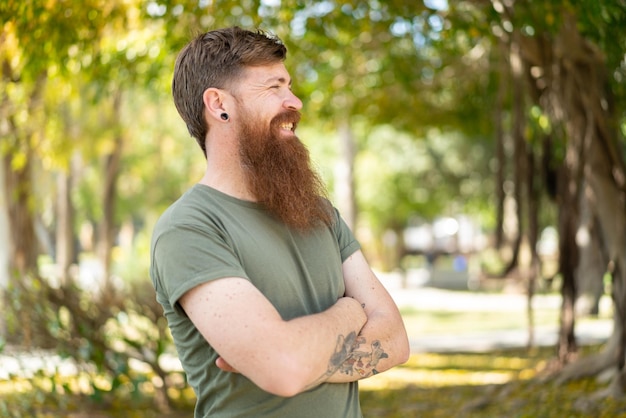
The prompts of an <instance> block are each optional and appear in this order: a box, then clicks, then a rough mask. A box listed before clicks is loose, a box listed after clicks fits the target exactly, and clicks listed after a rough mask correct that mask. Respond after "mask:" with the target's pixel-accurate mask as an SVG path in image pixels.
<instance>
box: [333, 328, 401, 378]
mask: <svg viewBox="0 0 626 418" xmlns="http://www.w3.org/2000/svg"><path fill="white" fill-rule="evenodd" d="M366 343H367V340H366V339H365V337H363V336H360V335H359V336H357V335H356V333H355V332H351V333H350V334H348V336H347V337H344V336H343V335H339V336H338V338H337V345H336V347H335V352H334V353H333V355H332V356H331V358H330V361H329V362H328V369H327V371H326V375H327V376H330V375H332V374H334V373H335V372H336V371H339V372H340V373H344V374H347V375H350V376H353V375H354V372H355V371H356V372H357V373H358V374H359V376H360V377H361V378H364V377H368V376H371V375H374V374H378V371H377V370H376V366H377V365H378V362H379V361H380V359H383V358H388V357H389V356H388V355H387V353H385V350H383V348H382V346H381V344H380V341H379V340H374V341H373V342H372V343H371V344H370V347H369V349H368V347H366V346H365V344H366Z"/></svg>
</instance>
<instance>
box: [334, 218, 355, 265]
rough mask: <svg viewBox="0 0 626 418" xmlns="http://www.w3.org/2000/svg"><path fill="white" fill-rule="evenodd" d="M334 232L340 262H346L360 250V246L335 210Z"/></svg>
mask: <svg viewBox="0 0 626 418" xmlns="http://www.w3.org/2000/svg"><path fill="white" fill-rule="evenodd" d="M334 210H335V218H336V221H335V223H334V232H335V236H336V237H337V243H338V244H339V252H340V253H341V262H342V263H343V262H344V261H346V259H347V258H348V257H350V256H351V255H352V254H354V253H355V252H357V251H358V250H360V249H361V244H359V242H358V241H357V239H356V238H355V237H354V234H353V233H352V231H351V230H350V228H349V227H348V225H347V224H346V222H345V221H344V220H343V218H342V217H341V214H340V213H339V211H338V210H337V209H336V208H335V209H334Z"/></svg>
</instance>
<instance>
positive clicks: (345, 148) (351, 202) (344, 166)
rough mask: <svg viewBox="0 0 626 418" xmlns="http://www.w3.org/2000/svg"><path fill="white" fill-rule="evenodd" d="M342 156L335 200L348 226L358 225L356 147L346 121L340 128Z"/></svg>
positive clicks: (337, 176) (337, 171)
mask: <svg viewBox="0 0 626 418" xmlns="http://www.w3.org/2000/svg"><path fill="white" fill-rule="evenodd" d="M339 141H340V143H339V150H340V156H339V159H338V162H337V165H336V166H335V181H336V185H335V199H336V202H337V203H336V204H337V207H338V208H339V211H340V212H341V216H342V217H343V219H344V220H345V221H346V224H347V225H348V226H349V227H350V228H351V229H354V227H355V225H356V212H357V209H356V198H355V191H354V158H355V156H356V145H355V141H354V135H353V133H352V128H351V126H350V122H349V121H348V120H347V119H345V120H343V121H342V122H341V124H340V126H339Z"/></svg>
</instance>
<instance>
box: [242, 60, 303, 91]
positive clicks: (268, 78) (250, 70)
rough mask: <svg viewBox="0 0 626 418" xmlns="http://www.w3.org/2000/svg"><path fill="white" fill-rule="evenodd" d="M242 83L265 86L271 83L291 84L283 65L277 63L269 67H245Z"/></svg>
mask: <svg viewBox="0 0 626 418" xmlns="http://www.w3.org/2000/svg"><path fill="white" fill-rule="evenodd" d="M242 81H243V82H244V83H246V84H250V85H252V86H254V85H267V84H272V83H285V84H290V83H291V77H290V76H289V72H288V71H287V68H285V64H283V63H282V62H278V63H276V64H270V65H260V66H255V67H246V69H245V70H244V74H243V80H242Z"/></svg>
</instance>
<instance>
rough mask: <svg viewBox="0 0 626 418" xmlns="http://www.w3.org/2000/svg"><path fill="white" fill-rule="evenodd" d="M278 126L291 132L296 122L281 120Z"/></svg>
mask: <svg viewBox="0 0 626 418" xmlns="http://www.w3.org/2000/svg"><path fill="white" fill-rule="evenodd" d="M279 126H280V129H282V130H284V131H290V132H293V131H294V130H295V129H296V124H295V123H293V122H283V123H281V124H280V125H279Z"/></svg>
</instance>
